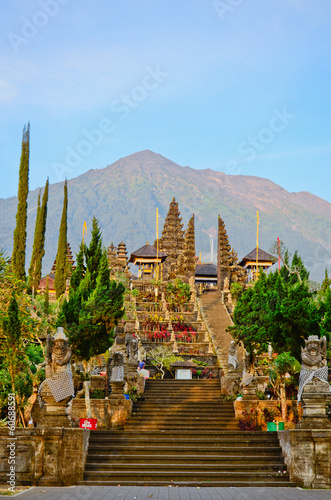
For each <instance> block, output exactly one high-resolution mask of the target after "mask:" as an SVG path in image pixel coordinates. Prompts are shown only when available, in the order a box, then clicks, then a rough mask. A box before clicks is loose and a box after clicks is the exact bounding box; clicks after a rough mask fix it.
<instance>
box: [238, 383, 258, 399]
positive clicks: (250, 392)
mask: <svg viewBox="0 0 331 500" xmlns="http://www.w3.org/2000/svg"><path fill="white" fill-rule="evenodd" d="M256 390H257V383H256V381H255V380H253V382H251V383H250V384H248V385H245V386H244V387H243V397H242V399H243V401H245V400H246V399H253V400H258V399H259V398H258V397H257V395H256Z"/></svg>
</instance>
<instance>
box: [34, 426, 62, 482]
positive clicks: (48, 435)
mask: <svg viewBox="0 0 331 500" xmlns="http://www.w3.org/2000/svg"><path fill="white" fill-rule="evenodd" d="M55 427H56V426H55ZM57 427H60V426H57ZM54 431H55V432H54ZM54 431H53V430H49V431H46V432H45V431H44V432H43V442H42V446H43V465H42V468H43V475H42V477H41V478H40V479H39V481H38V485H43V484H44V485H47V486H58V485H59V477H58V449H59V442H60V438H61V435H62V431H61V430H60V429H56V430H55V429H54ZM56 431H58V432H56Z"/></svg>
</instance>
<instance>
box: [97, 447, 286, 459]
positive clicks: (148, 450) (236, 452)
mask: <svg viewBox="0 0 331 500" xmlns="http://www.w3.org/2000/svg"><path fill="white" fill-rule="evenodd" d="M281 451H282V449H281V447H280V446H270V445H269V446H254V448H253V447H252V446H240V445H238V446H234V445H231V446H219V445H217V444H216V445H214V446H212V445H208V446H206V445H205V446H203V445H199V444H198V443H197V444H196V445H194V444H191V445H188V444H186V445H185V447H183V446H182V445H181V443H177V444H175V443H174V444H170V443H168V444H165V445H163V444H156V445H152V444H142V445H141V444H139V445H134V444H129V445H125V444H113V445H104V446H102V445H99V446H95V445H94V446H93V447H90V448H89V452H88V456H92V455H103V454H104V455H108V454H109V455H116V454H117V453H118V454H119V455H121V454H123V455H124V454H126V455H132V453H136V454H137V453H139V454H140V455H149V454H156V455H159V456H160V455H172V454H174V453H175V452H176V454H177V453H178V454H180V455H192V454H194V453H195V454H199V455H201V454H204V453H206V454H209V455H215V454H216V455H225V454H229V455H230V456H238V457H241V458H242V460H243V461H245V460H247V459H248V457H250V456H251V455H253V456H256V453H259V455H260V456H281Z"/></svg>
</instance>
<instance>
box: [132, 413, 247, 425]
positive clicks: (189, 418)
mask: <svg viewBox="0 0 331 500" xmlns="http://www.w3.org/2000/svg"><path fill="white" fill-rule="evenodd" d="M151 420H153V422H155V423H160V422H167V423H171V424H175V423H176V424H177V423H178V424H180V425H181V424H185V423H187V424H188V423H194V422H195V423H196V424H200V425H202V424H207V423H208V424H213V423H215V424H218V423H220V422H229V421H233V422H236V423H238V421H237V420H235V417H234V415H231V414H228V415H216V416H212V415H211V416H206V415H179V414H173V415H168V414H167V413H162V414H160V412H159V413H156V414H155V415H153V416H151V415H150V414H149V413H143V414H142V415H135V418H134V422H135V423H136V424H140V423H144V422H146V423H148V422H151ZM132 423H133V422H132Z"/></svg>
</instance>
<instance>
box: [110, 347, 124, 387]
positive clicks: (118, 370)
mask: <svg viewBox="0 0 331 500" xmlns="http://www.w3.org/2000/svg"><path fill="white" fill-rule="evenodd" d="M113 363H114V364H113V368H112V372H111V378H110V381H111V382H123V381H124V366H123V363H124V362H123V354H122V353H121V352H120V351H117V352H115V353H114V356H113Z"/></svg>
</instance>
